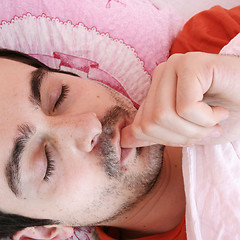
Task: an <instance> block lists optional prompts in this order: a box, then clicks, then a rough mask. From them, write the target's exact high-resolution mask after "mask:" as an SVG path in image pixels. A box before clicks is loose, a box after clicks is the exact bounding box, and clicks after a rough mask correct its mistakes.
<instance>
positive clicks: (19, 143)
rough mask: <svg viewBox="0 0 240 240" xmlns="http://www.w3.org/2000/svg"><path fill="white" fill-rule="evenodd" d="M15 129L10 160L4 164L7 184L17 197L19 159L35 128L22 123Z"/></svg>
mask: <svg viewBox="0 0 240 240" xmlns="http://www.w3.org/2000/svg"><path fill="white" fill-rule="evenodd" d="M17 131H18V134H17V138H16V139H15V141H14V147H13V151H12V154H11V157H10V161H9V162H8V164H7V166H6V169H5V175H6V178H7V182H8V186H9V187H10V189H11V190H12V192H13V193H14V194H15V195H16V196H17V197H19V196H20V195H21V190H20V186H21V183H20V161H21V158H22V154H23V152H24V149H25V147H26V144H27V142H28V141H29V139H30V138H31V137H32V135H33V134H34V132H35V129H34V128H33V127H32V126H30V125H29V124H22V125H19V126H18V130H17Z"/></svg>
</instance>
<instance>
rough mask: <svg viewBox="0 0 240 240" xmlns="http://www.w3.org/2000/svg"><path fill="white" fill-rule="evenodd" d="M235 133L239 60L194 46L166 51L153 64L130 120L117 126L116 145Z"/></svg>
mask: <svg viewBox="0 0 240 240" xmlns="http://www.w3.org/2000/svg"><path fill="white" fill-rule="evenodd" d="M226 119H227V120H226ZM224 120H225V121H224ZM237 139H240V60H239V58H238V57H235V56H223V55H216V54H207V53H200V52H192V53H187V54H175V55H172V56H171V57H170V58H169V59H168V61H167V62H165V63H162V64H160V65H159V66H158V67H157V68H156V69H155V72H154V74H153V80H152V84H151V87H150V89H149V92H148V94H147V97H146V98H145V100H144V101H143V103H142V104H141V106H140V108H139V110H138V111H137V114H136V116H135V118H134V120H133V123H132V124H130V125H129V126H127V127H125V128H124V129H123V130H122V132H121V146H122V147H125V148H127V147H139V146H146V145H152V144H163V145H169V146H183V145H184V146H185V145H192V144H210V143H211V144H212V143H214V144H216V143H223V142H227V141H233V140H237Z"/></svg>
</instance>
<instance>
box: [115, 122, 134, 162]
mask: <svg viewBox="0 0 240 240" xmlns="http://www.w3.org/2000/svg"><path fill="white" fill-rule="evenodd" d="M129 124H130V122H129V120H128V119H126V118H125V119H124V120H123V121H122V122H121V123H120V124H119V125H118V126H117V127H116V135H117V136H116V138H117V149H118V154H119V158H120V161H119V162H120V165H123V163H124V161H125V160H126V159H127V158H128V156H129V155H130V153H131V152H132V151H133V148H122V147H121V146H120V139H121V134H120V133H121V130H122V129H123V128H124V127H126V126H127V125H129Z"/></svg>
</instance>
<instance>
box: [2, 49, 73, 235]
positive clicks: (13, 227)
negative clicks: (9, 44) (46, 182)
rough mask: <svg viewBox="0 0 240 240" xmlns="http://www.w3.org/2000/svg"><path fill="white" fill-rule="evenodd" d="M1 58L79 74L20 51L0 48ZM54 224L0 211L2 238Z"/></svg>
mask: <svg viewBox="0 0 240 240" xmlns="http://www.w3.org/2000/svg"><path fill="white" fill-rule="evenodd" d="M0 58H6V59H10V60H13V61H17V62H21V63H24V64H27V65H30V66H33V67H35V68H43V69H45V70H47V71H50V72H61V73H66V74H70V75H74V76H77V75H76V74H74V73H71V72H66V71H61V70H58V69H53V68H50V67H48V66H47V65H45V64H43V63H42V62H40V61H39V60H37V59H36V58H34V57H31V56H29V55H27V54H25V53H21V52H18V51H13V50H8V49H0ZM52 224H59V222H58V221H54V220H49V219H34V218H28V217H24V216H20V215H16V214H8V213H3V212H1V211H0V238H3V237H12V236H13V235H14V234H15V233H16V232H17V231H20V230H22V229H24V228H26V227H33V226H44V225H52Z"/></svg>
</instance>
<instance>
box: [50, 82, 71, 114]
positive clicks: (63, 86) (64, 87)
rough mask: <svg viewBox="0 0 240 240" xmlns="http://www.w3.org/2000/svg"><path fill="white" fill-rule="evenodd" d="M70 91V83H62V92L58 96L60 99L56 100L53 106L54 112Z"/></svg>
mask: <svg viewBox="0 0 240 240" xmlns="http://www.w3.org/2000/svg"><path fill="white" fill-rule="evenodd" d="M68 93H69V87H68V85H62V90H61V94H60V96H59V98H58V100H57V101H56V103H55V105H54V107H53V112H54V111H55V110H56V109H57V108H58V107H59V106H60V105H61V103H62V102H63V101H64V100H65V99H66V97H67V95H68Z"/></svg>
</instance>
